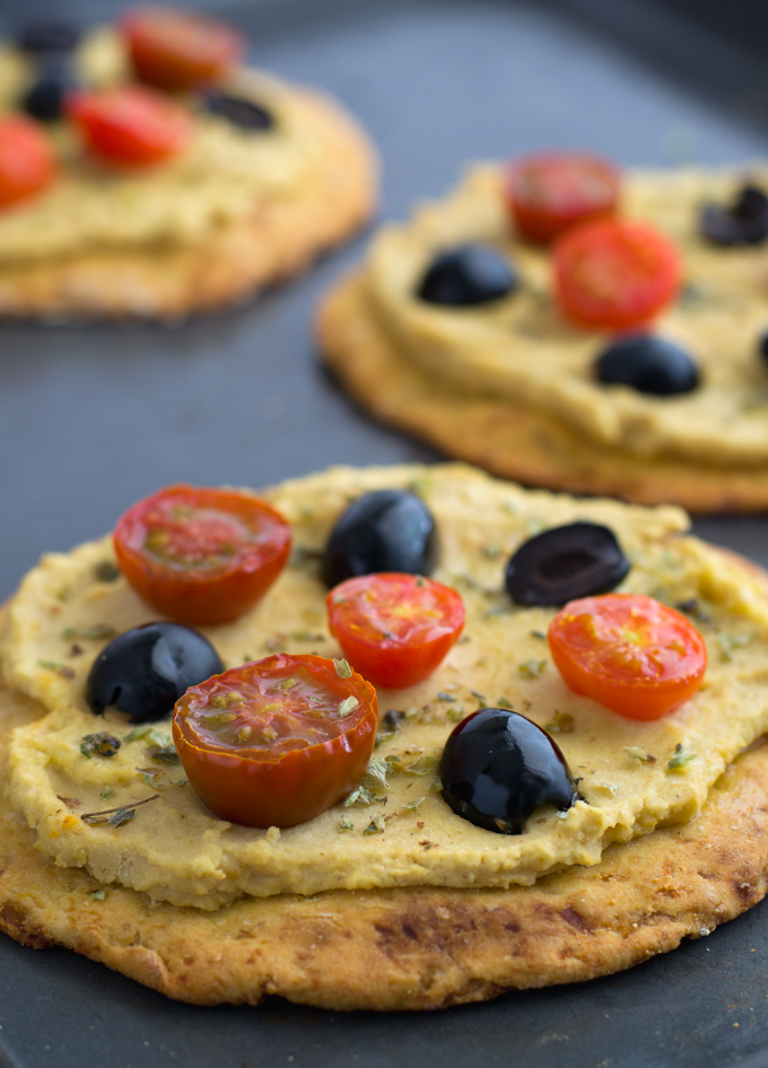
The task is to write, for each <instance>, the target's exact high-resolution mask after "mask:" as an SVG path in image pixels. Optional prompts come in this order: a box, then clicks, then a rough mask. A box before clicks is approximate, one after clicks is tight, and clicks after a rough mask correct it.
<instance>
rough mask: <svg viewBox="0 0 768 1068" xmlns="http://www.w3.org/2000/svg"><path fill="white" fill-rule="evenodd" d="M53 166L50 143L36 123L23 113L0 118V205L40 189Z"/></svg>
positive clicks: (50, 176)
mask: <svg viewBox="0 0 768 1068" xmlns="http://www.w3.org/2000/svg"><path fill="white" fill-rule="evenodd" d="M56 170H57V167H56V158H55V156H54V153H53V148H52V146H51V143H50V141H49V140H48V138H47V137H46V135H45V133H44V132H43V131H42V130H41V129H40V127H39V126H38V125H37V123H35V122H33V121H32V120H31V119H27V118H25V117H24V116H23V115H9V116H7V118H5V119H2V120H1V121H0V208H5V207H8V206H9V205H11V204H17V203H19V202H20V201H23V200H26V199H27V198H29V197H33V196H36V195H37V194H38V193H42V192H43V190H44V189H47V188H48V186H49V185H50V184H51V182H52V181H53V179H54V177H55V175H56Z"/></svg>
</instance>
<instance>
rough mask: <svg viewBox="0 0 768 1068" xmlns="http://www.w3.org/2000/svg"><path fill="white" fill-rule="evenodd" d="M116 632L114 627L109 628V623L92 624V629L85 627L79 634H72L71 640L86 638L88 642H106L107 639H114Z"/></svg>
mask: <svg viewBox="0 0 768 1068" xmlns="http://www.w3.org/2000/svg"><path fill="white" fill-rule="evenodd" d="M116 634H117V631H116V630H115V628H114V627H111V626H110V625H109V623H94V624H93V626H92V627H86V628H85V630H81V631H80V633H79V634H73V635H72V637H73V638H86V639H88V640H89V641H94V642H98V641H106V640H107V638H114V637H115V635H116Z"/></svg>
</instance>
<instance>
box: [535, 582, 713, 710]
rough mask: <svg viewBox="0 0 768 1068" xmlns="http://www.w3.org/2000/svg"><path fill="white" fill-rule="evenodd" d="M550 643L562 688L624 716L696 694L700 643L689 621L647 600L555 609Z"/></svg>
mask: <svg viewBox="0 0 768 1068" xmlns="http://www.w3.org/2000/svg"><path fill="white" fill-rule="evenodd" d="M548 638H549V648H550V651H551V653H552V658H553V660H554V661H555V664H556V665H557V668H558V670H559V672H560V674H561V675H562V677H563V680H564V681H565V683H566V685H567V686H568V687H569V689H571V690H573V692H574V693H578V694H582V695H583V696H585V697H591V698H592V700H594V701H597V702H598V703H599V704H601V705H604V706H605V707H606V708H610V709H611V711H613V712H617V713H618V714H619V715H620V716H624V717H625V718H626V719H638V720H654V719H659V718H660V717H661V716H666V715H668V714H669V713H670V712H674V711H675V709H677V708H679V707H680V706H681V705H682V704H684V703H685V702H686V701H688V700H690V698H691V697H693V695H694V694H695V693H696V691H697V690H698V689H699V686H700V685H701V680H702V678H703V677H704V672H705V670H706V667H707V647H706V645H705V643H704V639H703V638H702V636H701V635H700V634H699V632H698V631H697V630H696V628H695V627H694V626H693V624H692V623H691V622H690V621H689V620H688V619H686V618H685V616H683V615H681V614H680V612H677V611H675V609H674V608H668V607H667V606H666V605H663V604H661V603H660V602H659V601H656V600H654V598H653V597H645V596H642V595H640V594H634V593H608V594H605V595H604V596H602V597H583V598H581V599H580V600H577V601H571V602H570V603H569V604H567V605H566V606H565V607H564V608H562V609H561V610H560V611H559V612H558V613H557V615H556V616H555V618H554V619H553V620H552V622H551V624H550V627H549V634H548Z"/></svg>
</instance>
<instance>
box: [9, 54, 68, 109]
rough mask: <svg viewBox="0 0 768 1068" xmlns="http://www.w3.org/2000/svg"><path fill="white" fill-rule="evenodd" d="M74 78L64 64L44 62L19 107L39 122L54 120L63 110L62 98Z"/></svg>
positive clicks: (64, 96)
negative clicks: (38, 75)
mask: <svg viewBox="0 0 768 1068" xmlns="http://www.w3.org/2000/svg"><path fill="white" fill-rule="evenodd" d="M74 86H75V80H74V79H73V77H72V75H71V74H70V72H69V70H68V69H67V67H66V65H64V64H59V63H56V64H46V65H45V67H44V69H43V70H42V72H41V74H40V77H39V78H38V79H37V81H36V82H35V83H34V84H33V85H32V86H31V87H30V88H29V89H28V90H27V92H26V93H25V94H24V97H23V98H22V100H21V108H22V110H23V111H26V113H27V114H28V115H31V116H32V117H33V118H34V119H39V120H40V122H56V121H57V120H58V119H60V118H61V117H62V115H63V112H64V100H65V98H66V95H67V93H69V92H71V90H72V89H73V88H74Z"/></svg>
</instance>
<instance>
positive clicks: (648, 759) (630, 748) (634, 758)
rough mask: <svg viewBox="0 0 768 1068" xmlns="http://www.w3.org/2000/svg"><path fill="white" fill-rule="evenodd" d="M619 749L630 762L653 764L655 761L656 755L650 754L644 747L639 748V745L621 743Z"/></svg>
mask: <svg viewBox="0 0 768 1068" xmlns="http://www.w3.org/2000/svg"><path fill="white" fill-rule="evenodd" d="M621 751H622V753H623V754H624V756H625V757H626V758H627V760H629V761H630V762H631V763H632V764H634V763H639V764H655V763H656V757H655V756H651V754H650V753H646V751H645V750H644V749H640V748H639V746H636V745H623V746H622V747H621Z"/></svg>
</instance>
